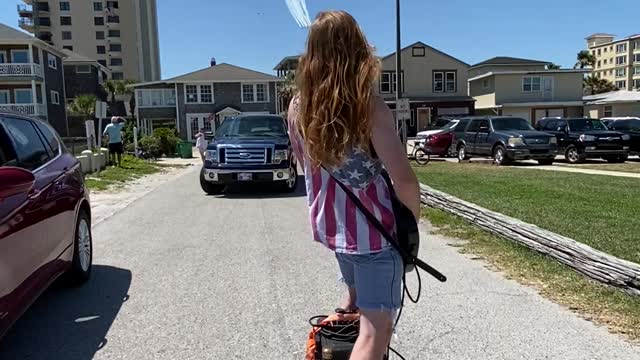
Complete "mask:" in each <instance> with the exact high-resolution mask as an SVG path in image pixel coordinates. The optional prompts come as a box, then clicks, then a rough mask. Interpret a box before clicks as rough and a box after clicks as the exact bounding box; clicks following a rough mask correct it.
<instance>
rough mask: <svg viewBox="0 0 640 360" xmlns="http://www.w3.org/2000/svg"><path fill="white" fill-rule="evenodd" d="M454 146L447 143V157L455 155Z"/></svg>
mask: <svg viewBox="0 0 640 360" xmlns="http://www.w3.org/2000/svg"><path fill="white" fill-rule="evenodd" d="M456 155H457V154H456V148H455V147H454V146H453V144H451V145H449V147H448V148H447V157H450V158H453V157H456Z"/></svg>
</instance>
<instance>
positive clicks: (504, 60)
mask: <svg viewBox="0 0 640 360" xmlns="http://www.w3.org/2000/svg"><path fill="white" fill-rule="evenodd" d="M548 64H551V63H550V62H548V61H541V60H531V59H521V58H515V57H509V56H496V57H492V58H491V59H488V60H485V61H482V62H479V63H477V64H475V65H472V66H471V69H473V68H476V67H480V66H487V65H548Z"/></svg>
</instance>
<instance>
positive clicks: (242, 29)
mask: <svg viewBox="0 0 640 360" xmlns="http://www.w3.org/2000/svg"><path fill="white" fill-rule="evenodd" d="M49 1H50V2H56V1H57V0H49ZM87 1H88V0H87ZM121 1H125V0H121ZM306 1H307V7H308V10H309V14H310V16H311V17H312V18H313V17H314V16H315V14H317V12H318V11H321V10H326V9H342V10H346V11H348V12H350V13H351V14H352V15H353V16H354V17H355V18H356V20H358V22H359V23H360V25H361V27H362V28H363V30H364V31H365V33H366V35H367V37H368V39H369V42H371V43H372V44H374V45H375V46H376V47H377V49H378V54H380V55H386V54H388V53H390V52H393V51H394V50H395V16H394V12H395V1H393V0H340V1H338V0H306ZM401 1H402V10H401V16H402V19H401V21H402V45H403V46H406V45H409V44H411V43H413V42H416V41H423V42H425V43H426V44H428V45H430V46H433V47H435V48H437V49H439V50H441V51H444V52H446V53H448V54H450V55H452V56H454V57H457V58H459V59H461V60H463V61H465V62H467V63H471V64H473V63H476V62H479V61H482V60H485V59H487V58H490V57H493V56H514V57H525V58H532V59H540V60H547V61H552V62H555V63H556V64H559V65H562V67H571V66H573V64H574V63H575V57H576V53H577V52H578V51H580V50H581V49H583V48H584V47H585V40H584V37H585V36H587V35H590V34H591V33H594V32H608V33H612V34H616V35H618V36H619V37H624V36H628V35H631V34H633V33H638V32H640V28H638V24H637V22H634V21H631V19H632V16H631V15H629V16H627V17H624V16H622V17H621V16H615V15H614V14H615V13H616V11H617V10H616V9H615V8H619V9H625V10H624V11H625V13H627V14H631V13H638V12H640V2H639V1H637V0H619V1H617V2H615V4H616V5H615V8H614V2H603V1H598V2H594V3H593V4H588V5H587V2H585V1H584V0H537V1H528V2H522V1H514V0H486V1H477V0H473V1H472V0H446V1H441V0H439V1H436V0H401ZM157 2H158V17H159V31H160V53H161V64H162V76H163V78H167V77H171V76H175V75H179V74H183V73H186V72H190V71H193V70H196V69H200V68H203V67H206V66H208V64H209V60H210V58H211V57H215V58H216V59H217V60H218V62H228V63H232V64H235V65H239V66H244V67H249V68H252V69H256V70H259V71H264V72H268V73H274V71H273V70H272V69H273V67H274V66H275V64H277V63H278V61H279V60H280V59H281V58H282V57H284V56H287V55H293V54H297V53H300V52H301V51H302V50H303V49H304V41H305V37H306V29H301V28H299V27H298V26H297V24H296V22H295V21H294V19H293V18H292V17H291V15H290V14H289V11H288V9H287V6H286V4H285V0H189V1H175V0H157ZM374 2H375V3H376V4H377V6H372V5H371V4H372V3H374ZM516 2H517V3H520V4H519V5H518V8H516V7H515V5H514V3H516ZM0 3H1V4H0V22H2V23H5V24H9V25H11V26H14V27H17V21H18V16H17V13H16V4H17V3H20V1H19V0H1V1H0ZM623 3H624V4H625V5H622V4H623ZM632 7H635V9H632ZM603 14H610V16H602V15H603ZM596 19H597V20H596ZM622 20H624V21H622Z"/></svg>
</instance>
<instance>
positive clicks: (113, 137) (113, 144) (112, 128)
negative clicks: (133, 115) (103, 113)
mask: <svg viewBox="0 0 640 360" xmlns="http://www.w3.org/2000/svg"><path fill="white" fill-rule="evenodd" d="M120 120H122V121H120ZM123 126H124V119H122V118H121V117H118V116H113V117H111V124H109V125H107V126H106V127H105V128H104V132H103V133H102V135H103V136H104V135H106V136H107V137H108V138H109V157H110V159H111V164H112V165H115V164H117V165H118V167H122V154H123V153H124V145H123V144H122V127H123ZM116 159H117V163H116Z"/></svg>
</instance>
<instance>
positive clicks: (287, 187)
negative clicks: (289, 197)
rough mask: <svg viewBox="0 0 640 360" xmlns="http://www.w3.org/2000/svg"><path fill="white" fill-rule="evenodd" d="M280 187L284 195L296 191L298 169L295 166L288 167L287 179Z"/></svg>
mask: <svg viewBox="0 0 640 360" xmlns="http://www.w3.org/2000/svg"><path fill="white" fill-rule="evenodd" d="M282 187H283V191H284V192H286V193H292V192H294V191H296V188H297V187H298V167H297V166H296V165H295V164H292V165H291V166H290V167H289V178H288V179H287V180H285V181H284V184H283V185H282Z"/></svg>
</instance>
